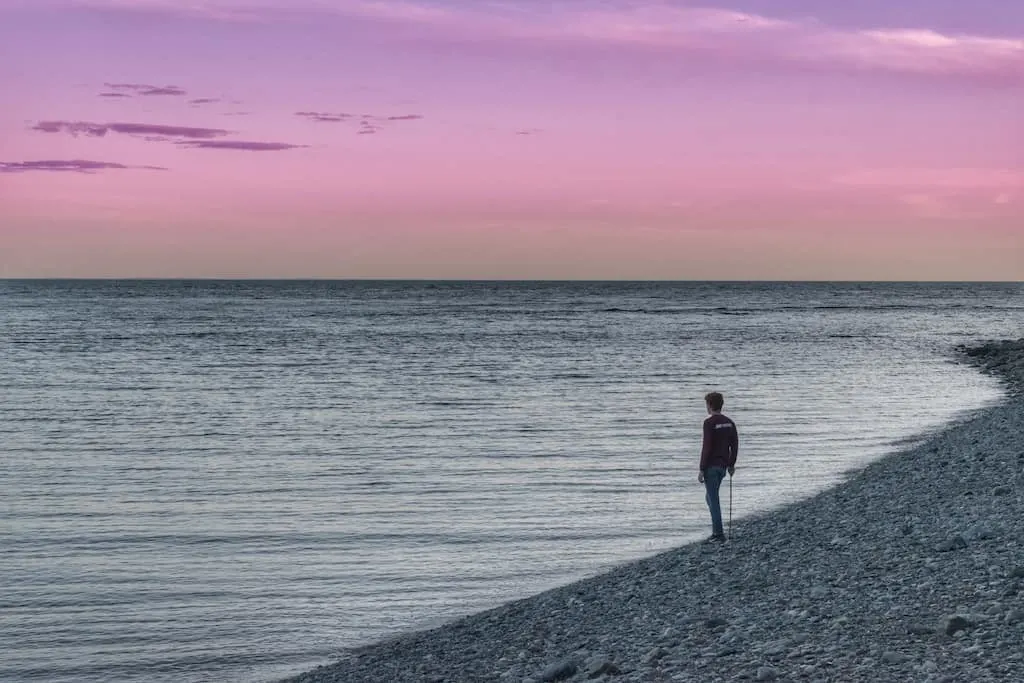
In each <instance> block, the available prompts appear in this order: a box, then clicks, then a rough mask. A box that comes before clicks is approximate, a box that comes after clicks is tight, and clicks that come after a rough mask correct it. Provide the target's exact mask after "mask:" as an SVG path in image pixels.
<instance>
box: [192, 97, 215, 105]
mask: <svg viewBox="0 0 1024 683" xmlns="http://www.w3.org/2000/svg"><path fill="white" fill-rule="evenodd" d="M215 102H220V99H218V98H216V97H197V98H196V99H194V100H189V101H188V103H189V104H193V105H200V104H214V103H215Z"/></svg>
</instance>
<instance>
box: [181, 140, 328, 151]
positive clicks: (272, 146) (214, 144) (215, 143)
mask: <svg viewBox="0 0 1024 683" xmlns="http://www.w3.org/2000/svg"><path fill="white" fill-rule="evenodd" d="M178 144H179V145H181V146H183V147H191V148H193V149H230V150H238V151H243V152H280V151H283V150H287V149H299V148H302V147H308V145H292V144H289V143H287V142H249V141H245V140H201V141H196V142H193V141H187V142H179V143H178Z"/></svg>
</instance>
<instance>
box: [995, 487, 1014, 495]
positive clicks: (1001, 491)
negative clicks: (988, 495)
mask: <svg viewBox="0 0 1024 683" xmlns="http://www.w3.org/2000/svg"><path fill="white" fill-rule="evenodd" d="M1012 492H1013V489H1012V488H1010V487H1009V486H997V487H995V488H994V489H992V495H993V496H1008V495H1010V493H1012Z"/></svg>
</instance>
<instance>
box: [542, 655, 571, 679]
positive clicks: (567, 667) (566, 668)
mask: <svg viewBox="0 0 1024 683" xmlns="http://www.w3.org/2000/svg"><path fill="white" fill-rule="evenodd" d="M575 674H576V662H575V661H573V660H572V659H563V660H561V661H558V662H554V663H553V664H549V665H548V666H547V668H546V669H544V670H543V671H541V672H540V677H539V679H538V680H541V681H543V682H544V683H549V682H550V681H561V680H564V679H566V678H570V677H572V676H574V675H575Z"/></svg>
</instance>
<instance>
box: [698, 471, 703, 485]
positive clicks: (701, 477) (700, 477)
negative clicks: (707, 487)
mask: <svg viewBox="0 0 1024 683" xmlns="http://www.w3.org/2000/svg"><path fill="white" fill-rule="evenodd" d="M697 481H698V482H699V483H701V484H703V483H704V473H703V472H701V473H700V474H698V475H697Z"/></svg>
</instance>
